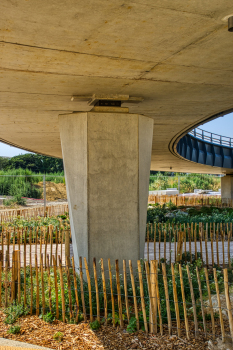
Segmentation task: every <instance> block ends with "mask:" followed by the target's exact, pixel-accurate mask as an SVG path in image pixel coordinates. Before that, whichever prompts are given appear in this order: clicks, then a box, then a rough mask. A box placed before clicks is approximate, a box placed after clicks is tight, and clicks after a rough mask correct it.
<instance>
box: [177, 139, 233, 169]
mask: <svg viewBox="0 0 233 350" xmlns="http://www.w3.org/2000/svg"><path fill="white" fill-rule="evenodd" d="M176 150H177V153H178V154H179V155H180V156H181V157H182V158H184V159H186V160H189V161H191V162H195V163H199V164H204V165H210V166H216V167H220V168H228V169H233V148H231V147H227V146H223V145H217V144H214V143H211V142H207V141H204V140H201V139H199V138H197V137H194V136H193V135H190V134H186V135H185V136H183V137H182V138H181V139H180V141H179V142H178V144H177V147H176Z"/></svg>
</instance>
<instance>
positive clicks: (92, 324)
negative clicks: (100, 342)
mask: <svg viewBox="0 0 233 350" xmlns="http://www.w3.org/2000/svg"><path fill="white" fill-rule="evenodd" d="M90 328H91V329H92V330H93V331H97V330H98V329H99V328H100V323H99V321H98V320H95V321H94V322H90Z"/></svg>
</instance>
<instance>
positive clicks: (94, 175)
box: [59, 112, 153, 265]
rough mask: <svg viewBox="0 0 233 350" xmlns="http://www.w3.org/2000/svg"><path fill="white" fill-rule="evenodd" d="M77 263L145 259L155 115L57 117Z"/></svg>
mask: <svg viewBox="0 0 233 350" xmlns="http://www.w3.org/2000/svg"><path fill="white" fill-rule="evenodd" d="M59 126H60V136H61V144H62V152H63V160H64V167H65V177H66V187H67V196H68V202H69V212H70V221H71V232H72V241H73V251H74V258H75V263H76V265H78V257H79V256H82V257H86V258H87V259H88V261H89V264H92V260H93V258H94V257H95V258H96V259H97V261H98V260H99V259H100V258H103V259H105V261H106V260H107V259H108V258H110V259H111V261H112V263H114V260H115V259H119V261H122V260H123V259H131V260H133V261H134V263H135V262H136V260H138V259H140V258H143V257H144V245H145V232H146V215H147V201H148V186H149V173H150V162H151V148H152V136H153V119H152V118H148V117H145V116H142V115H138V114H129V113H107V112H87V113H86V112H85V113H84V112H80V113H72V114H67V115H60V116H59Z"/></svg>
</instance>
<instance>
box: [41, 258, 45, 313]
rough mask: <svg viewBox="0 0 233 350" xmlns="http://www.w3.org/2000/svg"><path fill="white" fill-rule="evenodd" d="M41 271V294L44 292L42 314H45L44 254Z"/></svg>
mask: <svg viewBox="0 0 233 350" xmlns="http://www.w3.org/2000/svg"><path fill="white" fill-rule="evenodd" d="M40 273H41V294H42V314H43V315H44V314H45V294H44V269H43V254H41V256H40Z"/></svg>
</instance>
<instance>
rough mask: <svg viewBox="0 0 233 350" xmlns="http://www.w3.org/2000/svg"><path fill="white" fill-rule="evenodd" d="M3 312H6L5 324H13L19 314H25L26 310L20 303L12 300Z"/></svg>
mask: <svg viewBox="0 0 233 350" xmlns="http://www.w3.org/2000/svg"><path fill="white" fill-rule="evenodd" d="M4 313H5V314H6V318H5V320H4V322H5V323H6V324H13V323H15V321H16V320H17V319H18V318H19V317H20V316H23V315H26V314H27V313H28V310H27V309H24V306H23V305H22V304H16V303H15V302H14V303H13V304H12V305H10V306H9V307H8V308H7V309H5V310H4Z"/></svg>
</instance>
